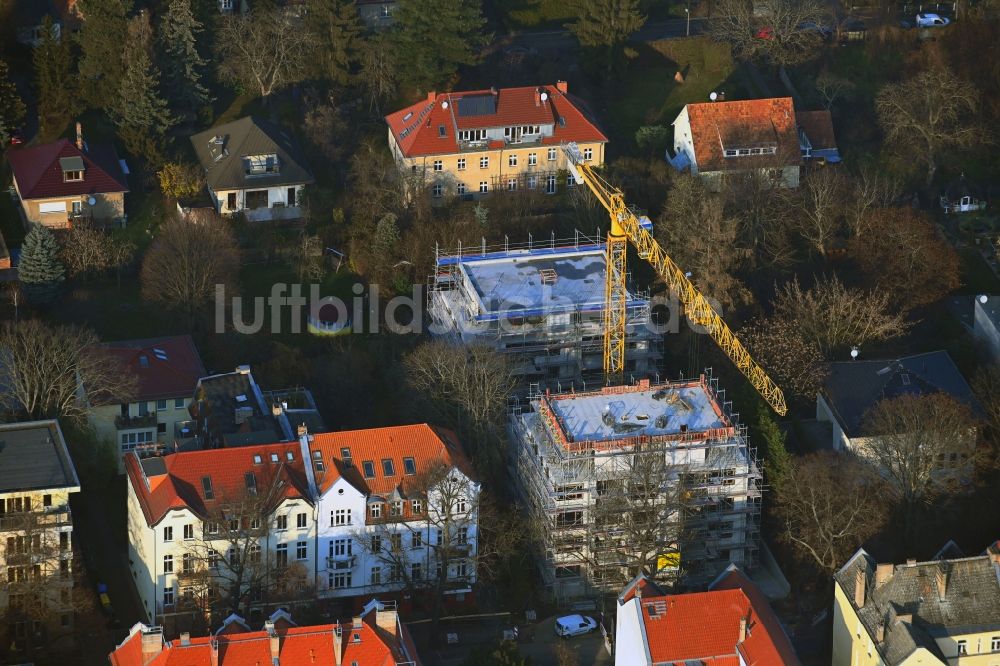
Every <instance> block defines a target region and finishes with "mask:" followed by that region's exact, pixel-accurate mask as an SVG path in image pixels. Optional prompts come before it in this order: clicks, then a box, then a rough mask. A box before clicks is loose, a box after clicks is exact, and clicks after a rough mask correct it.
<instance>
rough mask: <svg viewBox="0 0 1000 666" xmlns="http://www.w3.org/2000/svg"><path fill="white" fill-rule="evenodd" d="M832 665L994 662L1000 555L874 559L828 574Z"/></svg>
mask: <svg viewBox="0 0 1000 666" xmlns="http://www.w3.org/2000/svg"><path fill="white" fill-rule="evenodd" d="M832 663H833V666H918V665H919V666H938V665H941V666H944V665H947V666H1000V555H998V554H997V553H995V552H993V551H992V550H991V551H988V552H987V553H986V554H984V555H980V556H978V557H965V558H957V559H949V560H945V559H942V560H934V561H929V562H917V561H915V560H909V561H908V562H906V564H895V565H894V564H878V563H877V562H876V561H875V560H874V559H873V558H872V557H871V556H870V555H869V554H868V553H866V552H865V551H864V550H858V552H857V553H855V555H854V556H853V557H852V558H851V559H850V560H849V561H848V562H847V564H845V565H844V566H843V568H841V569H840V571H838V572H837V573H836V574H835V575H834V603H833V661H832Z"/></svg>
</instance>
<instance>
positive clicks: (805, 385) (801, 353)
mask: <svg viewBox="0 0 1000 666" xmlns="http://www.w3.org/2000/svg"><path fill="white" fill-rule="evenodd" d="M740 339H741V340H742V341H743V343H744V344H745V345H746V346H747V349H749V350H750V352H751V353H752V354H753V356H754V358H756V359H757V361H758V362H759V363H760V364H761V365H762V366H763V367H764V368H765V369H766V370H767V372H768V374H770V375H771V376H772V377H773V378H774V380H775V381H776V382H777V383H778V385H779V386H781V388H782V389H783V390H785V391H786V395H788V396H789V397H790V399H791V401H794V402H797V403H800V404H803V405H804V404H808V403H811V402H813V401H815V400H816V393H817V391H819V389H820V387H821V386H822V385H823V381H824V380H825V379H826V375H827V364H826V362H825V359H824V358H823V350H822V349H820V347H819V344H818V343H817V342H816V341H815V340H807V339H805V338H804V337H803V336H802V332H801V331H800V330H799V328H798V327H797V326H796V325H795V324H793V323H791V322H789V321H788V320H787V319H784V318H782V317H769V318H766V319H757V320H754V321H752V322H750V323H749V324H748V325H747V326H745V327H744V328H743V329H741V330H740Z"/></svg>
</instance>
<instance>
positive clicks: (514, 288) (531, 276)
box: [428, 233, 662, 394]
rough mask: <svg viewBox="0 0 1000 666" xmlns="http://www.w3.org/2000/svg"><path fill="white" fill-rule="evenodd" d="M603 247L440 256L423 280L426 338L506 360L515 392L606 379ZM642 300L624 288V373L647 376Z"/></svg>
mask: <svg viewBox="0 0 1000 666" xmlns="http://www.w3.org/2000/svg"><path fill="white" fill-rule="evenodd" d="M606 270H607V260H606V257H605V251H604V244H603V243H602V242H601V241H598V240H596V239H592V238H587V237H586V236H584V235H582V234H580V233H577V235H576V237H575V238H572V239H566V240H556V239H554V238H553V239H551V240H548V241H546V242H544V243H538V242H533V243H532V242H529V243H527V244H525V245H519V246H515V245H512V244H510V243H506V244H504V245H503V246H500V247H488V246H486V245H485V243H484V244H483V245H481V246H474V247H459V248H458V249H457V250H455V251H450V252H445V251H442V250H440V249H439V250H438V253H437V261H436V271H435V274H434V275H433V276H432V278H431V280H430V293H429V302H428V312H429V314H430V317H431V324H432V325H431V333H432V334H435V335H437V336H440V337H445V338H447V339H451V340H453V341H455V342H457V343H460V344H467V345H468V344H476V343H479V344H486V345H489V346H490V347H492V348H493V349H495V350H497V351H499V352H501V353H503V354H506V355H507V356H508V357H509V358H510V359H511V361H512V365H513V370H514V373H515V375H516V376H517V377H518V379H519V382H520V389H521V390H520V392H521V393H522V394H523V393H526V392H527V391H528V389H529V387H530V386H532V385H537V386H540V387H542V388H549V389H552V390H555V391H563V390H568V389H570V388H575V389H577V390H580V389H583V388H586V387H587V386H590V387H596V386H600V385H602V384H603V383H604V377H603V340H604V289H605V272H606ZM652 323H653V319H652V317H651V313H650V301H649V295H648V294H647V293H645V292H640V291H629V297H628V302H627V325H628V330H629V341H628V349H627V350H626V355H625V371H626V376H630V377H632V378H642V377H649V376H653V375H654V374H655V373H656V370H657V363H658V362H659V360H660V358H661V356H662V334H661V333H660V332H658V331H657V330H655V327H654V326H651V324H652Z"/></svg>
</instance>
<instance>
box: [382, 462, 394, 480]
mask: <svg viewBox="0 0 1000 666" xmlns="http://www.w3.org/2000/svg"><path fill="white" fill-rule="evenodd" d="M382 474H384V475H386V476H396V469H395V468H394V467H393V466H392V459H391V458H383V459H382Z"/></svg>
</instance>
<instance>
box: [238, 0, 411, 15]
mask: <svg viewBox="0 0 1000 666" xmlns="http://www.w3.org/2000/svg"><path fill="white" fill-rule="evenodd" d="M228 1H229V2H232V0H228ZM379 14H380V16H381V17H382V18H384V19H387V18H392V5H388V4H386V5H382V7H381V8H380V11H379Z"/></svg>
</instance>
